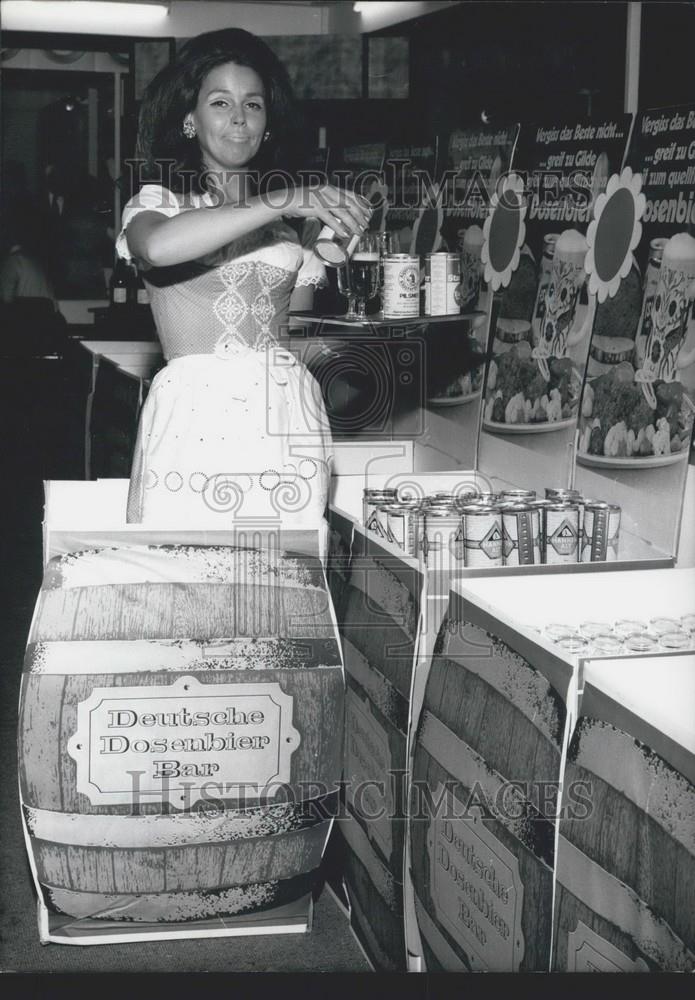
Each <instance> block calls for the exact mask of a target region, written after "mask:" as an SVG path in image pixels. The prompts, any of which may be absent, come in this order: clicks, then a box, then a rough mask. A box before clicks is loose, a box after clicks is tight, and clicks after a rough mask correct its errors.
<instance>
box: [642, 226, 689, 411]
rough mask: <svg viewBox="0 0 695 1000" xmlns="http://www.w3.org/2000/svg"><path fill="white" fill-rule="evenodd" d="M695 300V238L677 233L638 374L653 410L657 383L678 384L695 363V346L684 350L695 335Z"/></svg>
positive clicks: (663, 266) (667, 248) (669, 246)
mask: <svg viewBox="0 0 695 1000" xmlns="http://www.w3.org/2000/svg"><path fill="white" fill-rule="evenodd" d="M693 298H695V238H693V237H692V236H689V235H688V233H677V234H676V235H675V236H672V237H671V239H670V240H669V241H668V243H667V244H666V246H665V247H664V252H663V257H662V259H661V268H660V270H659V280H658V283H657V286H656V292H655V294H654V300H653V302H652V307H651V326H650V330H649V336H648V337H647V342H646V344H645V348H644V359H643V361H642V367H641V368H639V369H638V370H637V371H636V372H635V381H636V382H639V383H640V384H641V386H642V392H643V393H644V396H645V398H646V400H647V402H648V403H649V405H650V406H651V408H652V409H656V394H655V392H654V382H656V381H663V382H673V381H675V379H676V377H677V375H678V370H679V369H682V368H687V367H688V365H691V364H692V363H693V361H695V343H693V345H692V346H691V348H690V350H688V351H687V353H684V352H683V350H682V348H683V346H684V344H685V342H686V340H687V339H690V337H693V335H695V321H693V318H692V302H693Z"/></svg>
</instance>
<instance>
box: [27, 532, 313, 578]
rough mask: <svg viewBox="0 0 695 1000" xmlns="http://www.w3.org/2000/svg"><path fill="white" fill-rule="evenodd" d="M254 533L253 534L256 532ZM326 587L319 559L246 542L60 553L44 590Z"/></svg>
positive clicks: (51, 565) (46, 575)
mask: <svg viewBox="0 0 695 1000" xmlns="http://www.w3.org/2000/svg"><path fill="white" fill-rule="evenodd" d="M250 534H251V533H250ZM278 578H279V579H280V580H281V581H282V585H283V587H300V588H302V589H304V588H307V587H309V588H311V589H312V590H321V589H323V586H324V584H323V572H322V569H321V566H320V563H319V562H318V560H317V559H310V558H308V557H303V558H302V557H298V556H296V555H291V554H290V553H288V552H285V551H284V550H282V549H280V548H277V547H268V548H262V547H260V546H258V547H242V546H240V545H214V546H205V545H128V546H117V547H114V546H108V547H107V546H104V547H103V548H91V549H85V550H83V551H81V552H69V553H66V554H65V555H59V556H55V557H54V558H53V559H51V561H50V562H49V563H48V565H47V566H46V569H45V572H44V579H43V584H42V589H43V590H55V589H58V588H59V589H61V590H65V589H68V588H72V587H91V586H112V585H123V584H131V583H135V584H137V583H149V584H157V583H162V584H171V583H190V584H196V583H214V582H218V583H234V582H235V581H238V583H239V584H257V585H260V586H266V587H267V586H268V584H269V583H270V582H271V581H272V582H273V583H275V584H276V583H277V581H278Z"/></svg>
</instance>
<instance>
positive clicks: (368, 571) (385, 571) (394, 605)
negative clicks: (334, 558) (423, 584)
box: [350, 558, 420, 639]
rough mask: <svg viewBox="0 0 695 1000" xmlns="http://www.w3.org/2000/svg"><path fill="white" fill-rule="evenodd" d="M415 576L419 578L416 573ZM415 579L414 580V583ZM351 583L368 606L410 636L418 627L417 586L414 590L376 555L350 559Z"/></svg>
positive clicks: (416, 581)
mask: <svg viewBox="0 0 695 1000" xmlns="http://www.w3.org/2000/svg"><path fill="white" fill-rule="evenodd" d="M417 576H418V580H419V574H418V575H417ZM418 580H414V581H413V582H414V583H415V584H416V585H417V583H418ZM350 585H351V586H352V587H353V588H354V589H355V590H356V591H358V592H359V593H361V594H363V595H364V597H365V600H366V603H367V607H369V608H372V609H374V610H376V611H377V613H379V614H381V615H382V616H383V617H384V618H390V619H392V620H393V621H394V622H395V623H396V624H397V625H399V626H400V627H401V628H402V629H403V630H404V632H406V633H407V634H409V635H410V638H411V639H413V638H414V636H415V631H416V629H417V619H418V606H419V603H420V590H419V588H418V587H417V586H416V587H415V590H414V592H412V591H411V590H410V588H409V587H408V586H407V584H406V583H404V582H403V581H402V580H400V579H399V578H398V577H397V576H396V575H395V574H394V573H393V572H392V571H391V569H390V568H389V567H387V566H386V565H384V563H383V562H382V561H380V560H378V559H365V558H362V559H360V560H359V562H355V561H353V563H352V566H351V571H350Z"/></svg>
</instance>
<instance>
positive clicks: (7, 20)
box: [2, 0, 169, 34]
mask: <svg viewBox="0 0 695 1000" xmlns="http://www.w3.org/2000/svg"><path fill="white" fill-rule="evenodd" d="M168 14H169V3H168V2H166V0H163V2H160V0H147V2H145V3H131V2H129V0H3V4H2V21H3V25H2V26H3V29H4V30H5V31H71V32H79V33H80V34H113V33H114V32H115V33H117V34H132V33H133V32H134V31H137V30H143V29H146V28H154V27H157V26H159V25H161V23H162V22H163V21H164V19H165V18H166V17H167V16H168Z"/></svg>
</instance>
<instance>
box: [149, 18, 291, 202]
mask: <svg viewBox="0 0 695 1000" xmlns="http://www.w3.org/2000/svg"><path fill="white" fill-rule="evenodd" d="M225 63H236V65H237V66H247V67H249V68H250V69H253V70H255V72H256V73H258V75H259V76H260V78H261V80H262V81H263V87H264V89H265V96H266V114H267V119H268V123H267V128H268V130H269V131H270V138H269V139H268V141H267V142H264V143H263V144H262V146H261V148H260V149H259V151H258V153H257V154H256V156H255V157H254V159H253V161H252V162H251V163H250V164H249V166H250V167H251V168H252V169H253V170H254V171H258V173H259V176H260V175H262V174H263V173H264V172H266V171H269V170H273V169H274V168H279V166H280V158H281V156H282V154H283V149H284V146H285V144H286V141H287V139H288V137H289V136H290V135H291V134H292V131H293V127H295V125H296V114H295V110H294V99H293V94H292V85H291V83H290V79H289V76H288V74H287V71H286V69H285V67H284V66H283V65H282V63H281V62H280V60H279V59H278V57H277V56H276V55H275V53H274V52H273V51H272V50H271V49H270V48H269V47H268V46H267V45H266V43H265V42H263V41H262V40H261V39H260V38H258V37H256V35H252V34H251V33H250V32H248V31H244V30H242V29H241V28H224V29H222V30H221V31H210V32H207V33H206V34H204V35H198V36H197V37H196V38H192V39H190V40H189V41H188V42H186V44H185V45H183V46H182V48H181V50H180V52H179V53H178V54H177V56H176V58H175V60H174V61H173V62H171V63H170V64H169V65H168V66H166V67H165V68H164V69H163V70H161V71H160V72H159V73H158V74H157V76H156V77H155V78H154V79H153V80H152V82H151V83H150V84H149V86H148V87H147V89H146V91H145V93H144V95H143V100H142V105H141V108H140V117H139V121H138V138H137V144H136V150H135V155H136V160H137V161H138V167H139V176H140V179H141V180H142V181H154V180H156V181H159V182H160V183H163V184H164V185H165V186H166V187H169V188H170V189H171V190H172V191H176V192H178V193H189V192H195V193H196V194H204V193H205V191H206V184H205V167H204V165H203V163H202V159H201V152H200V146H199V145H198V143H197V142H194V141H192V140H191V139H186V138H185V137H184V135H183V133H182V131H181V130H182V127H183V120H184V117H185V116H186V115H187V114H188V113H189V112H191V111H193V110H194V108H195V106H196V104H197V101H198V94H199V92H200V88H201V85H202V83H203V81H204V79H205V77H206V76H207V75H208V73H209V72H210V71H211V70H213V69H215V68H216V67H217V66H222V65H224V64H225Z"/></svg>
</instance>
